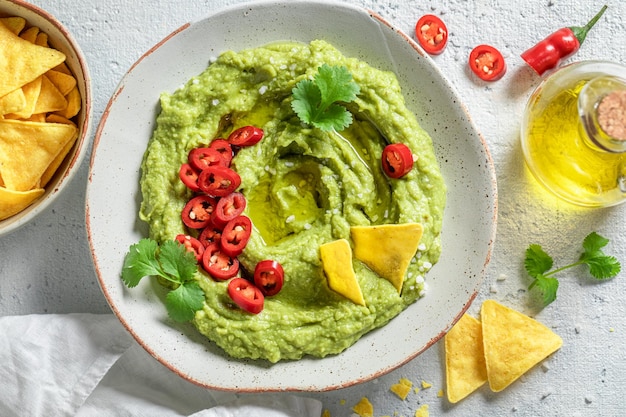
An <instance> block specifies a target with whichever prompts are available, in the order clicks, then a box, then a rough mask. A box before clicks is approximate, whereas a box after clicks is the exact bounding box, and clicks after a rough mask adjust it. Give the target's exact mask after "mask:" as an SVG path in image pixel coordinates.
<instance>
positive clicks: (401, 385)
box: [390, 378, 413, 400]
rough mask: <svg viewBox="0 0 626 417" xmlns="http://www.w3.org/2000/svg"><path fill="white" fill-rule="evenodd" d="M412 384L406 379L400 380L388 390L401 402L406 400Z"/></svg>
mask: <svg viewBox="0 0 626 417" xmlns="http://www.w3.org/2000/svg"><path fill="white" fill-rule="evenodd" d="M412 387H413V383H412V382H411V381H409V380H408V379H406V378H400V380H399V381H398V383H396V384H393V385H392V386H391V388H390V390H391V392H393V393H394V394H396V395H397V396H398V398H400V399H401V400H406V397H407V396H408V395H409V393H410V392H411V388H412Z"/></svg>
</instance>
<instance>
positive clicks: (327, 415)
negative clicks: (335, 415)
mask: <svg viewBox="0 0 626 417" xmlns="http://www.w3.org/2000/svg"><path fill="white" fill-rule="evenodd" d="M322 417H330V411H329V410H324V412H323V413H322Z"/></svg>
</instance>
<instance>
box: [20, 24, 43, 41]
mask: <svg viewBox="0 0 626 417" xmlns="http://www.w3.org/2000/svg"><path fill="white" fill-rule="evenodd" d="M38 34H39V28H38V27H35V26H32V27H29V28H28V29H26V30H25V31H23V32H22V33H20V38H22V39H24V40H25V41H28V42H30V43H33V44H34V43H35V40H37V35H38Z"/></svg>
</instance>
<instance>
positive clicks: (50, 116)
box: [46, 113, 76, 126]
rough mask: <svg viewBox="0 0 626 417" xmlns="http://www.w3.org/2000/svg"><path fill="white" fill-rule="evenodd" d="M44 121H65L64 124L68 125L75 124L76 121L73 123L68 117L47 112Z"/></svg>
mask: <svg viewBox="0 0 626 417" xmlns="http://www.w3.org/2000/svg"><path fill="white" fill-rule="evenodd" d="M46 122H48V123H65V124H68V125H74V126H76V123H74V122H73V121H71V120H70V119H66V118H65V117H63V116H59V115H58V114H54V113H51V114H48V115H47V116H46Z"/></svg>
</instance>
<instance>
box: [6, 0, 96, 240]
mask: <svg viewBox="0 0 626 417" xmlns="http://www.w3.org/2000/svg"><path fill="white" fill-rule="evenodd" d="M0 16H20V17H23V18H25V19H26V21H27V25H28V26H37V27H39V28H40V29H41V30H42V31H43V32H45V33H46V34H48V42H49V44H50V46H52V47H54V48H55V49H58V50H59V51H61V52H63V53H64V54H65V56H66V60H65V62H66V64H67V65H68V67H69V68H70V70H71V71H72V73H73V74H74V76H75V78H76V80H77V85H78V88H79V91H80V94H81V99H82V106H81V110H80V113H79V114H78V115H77V117H76V120H77V122H78V123H77V125H78V129H79V134H78V139H77V140H76V143H75V144H74V147H73V148H72V149H71V150H70V152H69V154H68V155H67V156H66V158H65V160H64V161H63V163H62V164H61V165H60V166H59V168H58V170H57V172H56V173H55V175H54V176H53V178H52V179H51V180H50V181H49V183H48V184H47V186H46V191H45V193H44V194H43V195H42V196H41V197H39V198H38V199H37V200H36V201H35V202H34V203H33V204H31V205H30V206H28V207H27V208H26V209H24V210H22V211H21V212H19V213H17V214H15V215H14V216H11V217H9V218H7V219H4V220H0V236H2V235H4V234H8V233H10V232H12V231H14V230H15V229H17V228H19V227H20V226H22V225H24V224H26V223H28V222H29V221H31V220H32V219H33V218H34V217H35V216H37V215H38V214H39V213H41V212H42V211H44V210H46V208H47V207H48V206H49V205H50V204H51V203H52V202H53V201H54V200H55V199H56V198H57V197H59V195H61V192H62V191H63V189H64V188H65V187H66V186H67V185H68V183H69V182H70V180H71V179H72V178H73V176H74V175H75V174H76V172H77V171H78V169H79V167H80V163H81V161H82V160H83V159H84V157H85V154H86V152H87V147H88V141H89V138H90V129H91V79H90V77H89V70H88V68H87V61H86V60H85V58H84V56H83V53H82V51H81V49H80V47H79V46H78V44H77V43H76V41H75V40H74V38H73V37H72V35H71V34H70V32H69V31H68V30H67V28H65V26H63V24H62V23H61V22H59V21H58V20H57V19H56V18H55V17H54V16H53V15H51V14H50V13H48V12H46V11H45V10H42V9H40V8H39V7H37V6H34V5H32V4H30V3H27V2H25V1H22V0H0Z"/></svg>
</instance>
